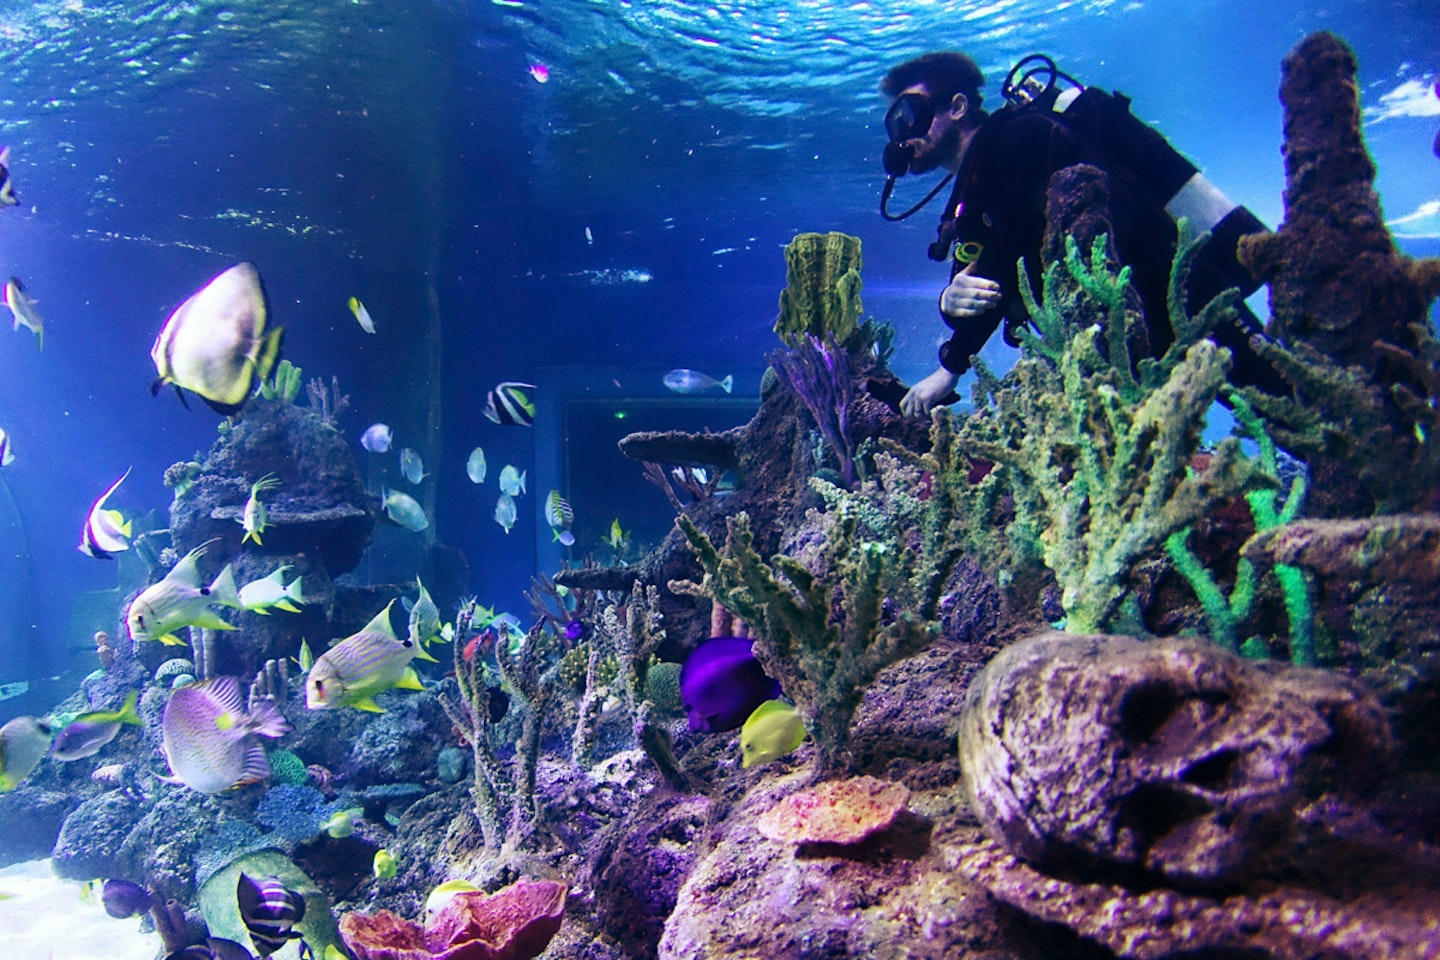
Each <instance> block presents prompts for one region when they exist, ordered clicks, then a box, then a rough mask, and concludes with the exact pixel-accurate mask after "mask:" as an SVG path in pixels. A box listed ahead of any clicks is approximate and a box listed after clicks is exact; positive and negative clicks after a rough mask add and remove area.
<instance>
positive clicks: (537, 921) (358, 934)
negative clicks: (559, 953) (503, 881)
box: [340, 880, 568, 960]
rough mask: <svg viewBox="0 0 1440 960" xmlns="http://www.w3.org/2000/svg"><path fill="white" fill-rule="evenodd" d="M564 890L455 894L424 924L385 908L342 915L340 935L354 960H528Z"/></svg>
mask: <svg viewBox="0 0 1440 960" xmlns="http://www.w3.org/2000/svg"><path fill="white" fill-rule="evenodd" d="M567 892H568V888H567V887H566V886H565V884H563V883H557V882H555V881H553V880H519V881H516V882H515V883H512V884H511V885H510V886H508V887H505V888H504V889H501V890H497V891H496V892H495V893H493V894H485V893H478V892H477V893H458V894H456V895H455V896H454V898H452V899H451V900H450V901H449V902H448V903H446V904H445V906H444V908H443V909H441V910H440V912H439V913H437V914H436V915H435V917H434V918H433V919H432V920H431V921H430V922H429V923H428V924H425V925H424V926H422V925H420V924H418V923H412V922H410V921H409V920H406V919H405V918H404V917H401V916H399V915H398V914H394V913H391V912H390V911H389V910H380V911H378V912H376V913H374V914H364V913H347V914H346V915H345V916H343V917H341V918H340V936H341V938H342V939H344V941H345V946H346V947H348V948H349V949H350V952H351V954H353V955H354V957H355V958H356V960H530V958H532V957H536V956H539V955H540V954H541V953H542V952H543V951H544V950H545V947H546V945H547V944H548V943H549V942H550V938H551V937H553V936H555V934H556V932H557V931H559V929H560V920H561V918H562V917H563V916H564V913H565V895H566V893H567Z"/></svg>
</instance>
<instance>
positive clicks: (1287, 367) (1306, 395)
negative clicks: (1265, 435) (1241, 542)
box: [1244, 324, 1440, 515]
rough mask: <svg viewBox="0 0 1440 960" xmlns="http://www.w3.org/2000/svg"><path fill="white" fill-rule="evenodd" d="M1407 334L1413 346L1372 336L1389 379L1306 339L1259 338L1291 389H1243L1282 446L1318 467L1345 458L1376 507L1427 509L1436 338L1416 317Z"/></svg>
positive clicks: (1436, 456) (1433, 455)
mask: <svg viewBox="0 0 1440 960" xmlns="http://www.w3.org/2000/svg"><path fill="white" fill-rule="evenodd" d="M1410 334H1411V337H1412V338H1413V339H1414V341H1415V343H1416V347H1415V349H1414V350H1413V351H1412V350H1407V349H1404V348H1402V347H1400V346H1397V345H1395V344H1391V343H1386V342H1384V341H1379V342H1377V343H1376V344H1375V349H1376V351H1377V352H1378V353H1379V354H1380V355H1382V356H1384V357H1385V358H1386V359H1387V360H1388V361H1389V364H1390V366H1389V369H1390V371H1391V381H1390V382H1389V384H1388V385H1386V384H1384V383H1378V382H1376V380H1375V379H1374V378H1373V377H1372V376H1371V375H1370V373H1369V372H1368V371H1366V370H1365V369H1364V368H1363V367H1359V366H1346V367H1342V366H1341V365H1339V364H1338V363H1336V362H1334V361H1333V360H1331V359H1330V358H1329V357H1327V356H1325V355H1324V354H1323V353H1321V352H1320V351H1318V350H1316V349H1314V348H1313V347H1310V346H1308V345H1306V344H1303V343H1300V344H1297V345H1296V346H1295V347H1294V348H1293V349H1290V348H1286V347H1283V346H1280V345H1279V344H1276V343H1274V342H1272V341H1257V344H1256V345H1257V348H1258V349H1259V351H1260V353H1261V355H1262V356H1263V357H1265V359H1267V360H1269V361H1270V362H1271V363H1272V364H1274V365H1275V367H1276V369H1278V370H1279V371H1280V373H1281V375H1283V376H1284V377H1285V379H1286V380H1287V381H1289V382H1290V383H1291V384H1293V385H1294V387H1295V393H1296V396H1295V397H1275V396H1270V395H1268V394H1264V393H1260V392H1259V391H1257V390H1253V389H1247V390H1245V391H1244V395H1245V398H1246V400H1248V401H1249V402H1250V403H1251V404H1252V405H1253V406H1254V407H1255V409H1256V411H1257V412H1258V413H1259V414H1260V415H1261V416H1262V417H1263V418H1264V420H1265V423H1266V427H1267V429H1268V430H1269V432H1270V433H1271V434H1272V435H1273V436H1274V437H1275V439H1276V440H1277V441H1278V442H1279V443H1280V445H1281V446H1282V447H1284V448H1285V449H1287V450H1290V451H1293V452H1295V453H1296V454H1298V455H1300V456H1302V457H1304V458H1305V459H1306V460H1307V461H1309V462H1311V463H1315V464H1319V465H1321V469H1322V470H1323V469H1324V468H1325V465H1328V464H1337V463H1338V464H1344V470H1345V471H1346V472H1348V473H1353V475H1354V477H1355V480H1356V482H1357V483H1358V485H1359V486H1360V487H1361V488H1362V489H1363V490H1364V492H1365V494H1366V495H1368V497H1369V499H1370V501H1371V502H1370V504H1368V505H1367V506H1370V507H1372V508H1373V512H1374V513H1375V514H1376V515H1386V514H1393V513H1407V512H1410V511H1413V510H1418V509H1425V508H1426V507H1427V506H1429V505H1430V504H1429V503H1428V501H1429V500H1430V499H1431V498H1432V497H1434V495H1435V491H1436V490H1437V489H1440V409H1437V408H1436V406H1435V404H1434V399H1433V398H1436V397H1440V339H1437V337H1436V334H1435V331H1434V330H1433V329H1432V328H1431V327H1430V326H1429V325H1428V324H1413V325H1412V326H1411V328H1410ZM1327 476H1328V474H1327Z"/></svg>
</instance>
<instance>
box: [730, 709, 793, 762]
mask: <svg viewBox="0 0 1440 960" xmlns="http://www.w3.org/2000/svg"><path fill="white" fill-rule="evenodd" d="M804 739H805V724H804V723H803V722H802V721H801V720H800V714H799V712H798V711H796V709H795V708H794V707H793V706H791V705H790V704H788V703H786V702H785V701H784V700H766V701H765V702H764V703H762V704H760V706H758V707H756V708H755V712H754V713H752V714H750V717H749V719H748V720H746V721H745V726H743V727H741V728H740V756H741V757H742V758H743V759H742V765H743V766H745V767H753V766H755V764H757V763H769V762H770V761H771V760H778V759H780V758H781V757H783V756H785V755H786V754H787V753H790V752H791V751H793V750H794V749H795V748H796V747H798V746H800V743H801V742H802V741H803V740H804Z"/></svg>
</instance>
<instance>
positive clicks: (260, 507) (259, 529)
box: [237, 473, 280, 546]
mask: <svg viewBox="0 0 1440 960" xmlns="http://www.w3.org/2000/svg"><path fill="white" fill-rule="evenodd" d="M278 486H280V478H279V477H277V476H275V474H273V473H267V474H265V476H263V477H261V478H260V479H259V480H256V481H255V482H254V483H252V484H250V499H248V500H246V501H245V509H243V510H241V511H240V516H239V517H238V518H237V522H238V523H239V524H240V526H242V527H244V528H245V536H243V537H241V538H240V542H241V543H242V544H243V543H245V542H246V541H247V540H254V541H255V544H256V546H259V545H260V535H261V534H262V533H264V532H265V527H266V526H268V525H269V522H270V514H269V511H267V510H266V509H265V501H263V500H261V499H260V494H262V493H265V492H266V491H269V490H274V489H275V488H276V487H278Z"/></svg>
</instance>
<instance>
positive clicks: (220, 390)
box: [150, 261, 282, 416]
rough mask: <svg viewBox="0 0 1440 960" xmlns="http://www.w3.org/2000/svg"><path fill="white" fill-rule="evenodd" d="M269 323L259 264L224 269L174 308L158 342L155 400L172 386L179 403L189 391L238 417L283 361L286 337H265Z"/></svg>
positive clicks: (153, 353) (273, 332)
mask: <svg viewBox="0 0 1440 960" xmlns="http://www.w3.org/2000/svg"><path fill="white" fill-rule="evenodd" d="M269 318H270V307H269V303H268V301H267V300H266V297H265V287H264V285H263V284H261V282H260V271H259V270H257V269H256V267H255V264H253V263H250V262H249V261H241V262H240V263H237V264H235V265H234V266H232V267H230V268H228V269H226V270H225V271H223V272H222V273H220V274H219V275H217V276H216V277H215V278H214V279H212V280H211V281H210V282H209V283H207V284H205V286H203V287H201V288H200V290H199V291H197V292H196V293H195V294H193V295H191V297H190V298H189V299H187V300H186V301H185V302H184V303H182V304H180V306H178V307H176V308H175V312H174V313H172V314H170V317H169V319H167V320H166V321H165V325H164V326H163V327H162V328H161V329H160V333H159V335H158V336H156V337H155V343H154V344H153V345H152V346H151V347H150V359H151V360H153V361H154V362H155V371H156V373H158V374H159V376H157V377H156V378H155V382H154V383H152V384H151V385H150V392H151V394H155V393H159V392H160V388H161V387H162V386H164V385H165V384H167V383H168V384H172V385H173V386H174V387H175V391H176V393H178V394H179V396H180V402H181V403H185V394H184V393H183V392H182V391H184V390H189V391H190V392H191V393H193V394H195V395H196V396H198V397H200V398H201V399H202V400H204V401H205V402H206V403H208V404H209V405H210V406H211V407H212V408H213V409H214V410H215V411H217V412H218V413H222V414H225V415H227V416H228V415H230V414H232V413H236V412H238V411H239V410H240V408H241V407H243V406H244V405H245V401H246V400H249V399H250V394H251V393H253V392H254V390H255V387H256V385H257V384H260V383H263V382H264V381H265V379H266V378H267V377H269V376H270V371H271V369H272V368H273V367H274V366H275V362H276V361H277V360H278V359H279V358H280V336H281V332H282V331H281V330H280V329H278V328H277V329H275V330H269V331H267V330H266V325H267V323H268V322H269ZM185 405H186V406H187V407H188V406H189V404H188V403H185Z"/></svg>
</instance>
